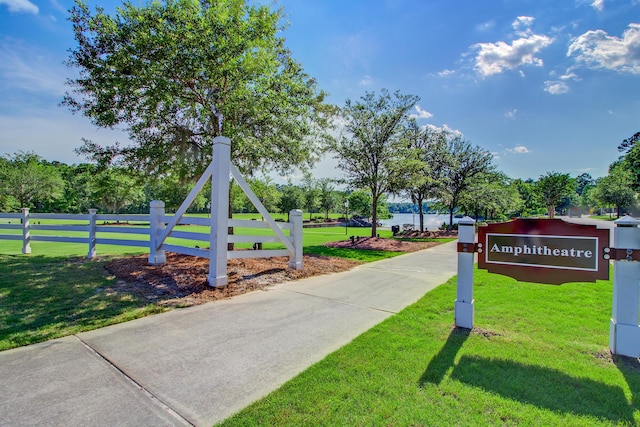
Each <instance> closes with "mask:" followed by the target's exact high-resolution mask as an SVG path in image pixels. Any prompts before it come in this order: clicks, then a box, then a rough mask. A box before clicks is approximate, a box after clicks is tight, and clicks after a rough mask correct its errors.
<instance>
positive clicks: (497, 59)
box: [471, 16, 553, 77]
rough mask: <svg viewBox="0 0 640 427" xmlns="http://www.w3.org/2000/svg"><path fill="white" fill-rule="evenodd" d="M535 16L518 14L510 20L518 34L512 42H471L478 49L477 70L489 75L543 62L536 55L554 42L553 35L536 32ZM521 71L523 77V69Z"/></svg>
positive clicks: (538, 64) (473, 47) (540, 64)
mask: <svg viewBox="0 0 640 427" xmlns="http://www.w3.org/2000/svg"><path fill="white" fill-rule="evenodd" d="M534 20H535V19H534V18H533V17H531V16H518V17H517V18H516V20H515V21H513V23H512V24H511V25H512V27H513V29H514V30H515V35H516V36H517V37H518V38H517V39H515V40H513V41H511V42H506V41H498V42H495V43H477V44H475V45H473V46H471V48H472V49H475V50H477V54H476V57H475V69H476V71H478V72H479V73H480V74H481V75H482V76H483V77H486V76H490V75H492V74H499V73H502V72H504V71H506V70H514V69H517V68H518V67H520V66H522V65H534V66H542V65H543V61H542V59H541V58H538V57H537V56H536V55H537V54H538V53H539V52H540V51H541V50H542V49H544V48H545V47H547V46H549V45H550V44H551V43H553V38H551V37H549V36H546V35H543V34H534V33H533V31H532V30H531V26H532V25H533V22H534ZM520 75H522V76H523V77H524V72H523V71H522V70H520Z"/></svg>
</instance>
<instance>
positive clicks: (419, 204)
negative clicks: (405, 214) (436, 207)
mask: <svg viewBox="0 0 640 427" xmlns="http://www.w3.org/2000/svg"><path fill="white" fill-rule="evenodd" d="M418 215H420V232H421V233H424V217H423V216H422V215H423V212H422V198H421V197H419V198H418Z"/></svg>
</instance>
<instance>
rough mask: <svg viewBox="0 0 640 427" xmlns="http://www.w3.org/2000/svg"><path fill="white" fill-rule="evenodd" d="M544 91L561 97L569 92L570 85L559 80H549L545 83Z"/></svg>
mask: <svg viewBox="0 0 640 427" xmlns="http://www.w3.org/2000/svg"><path fill="white" fill-rule="evenodd" d="M544 91H545V92H549V93H550V94H551V95H561V94H563V93H567V92H569V85H568V84H566V83H565V82H561V81H557V80H547V81H546V82H544Z"/></svg>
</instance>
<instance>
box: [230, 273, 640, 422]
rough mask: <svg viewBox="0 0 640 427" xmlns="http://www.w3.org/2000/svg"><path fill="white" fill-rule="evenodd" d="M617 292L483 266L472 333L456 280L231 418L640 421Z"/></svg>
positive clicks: (638, 377) (639, 397) (637, 385)
mask: <svg viewBox="0 0 640 427" xmlns="http://www.w3.org/2000/svg"><path fill="white" fill-rule="evenodd" d="M611 294H612V284H611V282H609V281H607V282H604V281H600V282H597V283H595V284H592V283H573V284H565V285H562V286H551V285H539V284H532V283H520V282H516V281H515V280H513V279H509V278H506V277H503V276H498V275H493V274H489V273H486V272H484V271H477V273H476V286H475V328H474V330H473V331H472V332H469V331H466V330H456V329H453V328H452V326H453V318H454V311H453V305H454V304H453V301H454V300H455V279H452V280H450V281H449V282H448V283H446V284H444V285H442V286H440V287H438V288H436V289H435V290H433V291H431V292H429V293H428V294H426V295H425V296H424V297H423V298H422V299H421V300H420V301H419V302H417V303H416V304H414V305H412V306H410V307H408V308H407V309H405V310H403V311H402V312H401V313H399V314H398V315H395V316H392V317H390V318H389V319H387V320H386V321H384V322H383V323H381V324H379V325H378V326H376V327H374V328H372V329H371V330H369V331H368V332H366V333H364V334H363V335H361V336H359V337H358V338H356V339H355V340H354V341H353V342H351V343H350V344H348V345H347V346H345V347H343V348H342V349H340V350H338V351H336V352H335V353H333V354H331V355H329V356H328V357H327V358H325V359H324V360H322V361H321V362H319V363H317V364H315V365H314V366H312V367H310V368H309V369H308V370H306V371H305V372H303V373H302V374H300V375H299V376H297V377H296V378H294V379H292V380H291V381H289V382H288V383H286V384H285V385H283V386H282V387H281V388H280V389H279V390H277V391H275V392H273V393H271V394H270V395H268V396H267V397H265V398H264V399H262V400H260V401H258V402H256V403H254V404H253V405H251V406H249V407H248V408H246V409H245V410H243V411H241V412H240V413H238V414H236V415H235V416H233V417H231V418H230V419H229V420H227V421H226V422H224V423H222V425H224V426H257V425H278V426H285V425H290V426H298V425H325V426H334V425H336V426H337V425H339V426H378V425H385V426H396V425H398V426H404V425H425V426H426V425H438V426H440V425H442V426H450V425H459V426H467V425H478V426H480V425H536V426H593V425H638V424H639V423H640V364H639V362H638V360H633V359H628V358H615V359H613V360H612V359H611V358H610V355H609V352H608V334H609V317H610V314H611Z"/></svg>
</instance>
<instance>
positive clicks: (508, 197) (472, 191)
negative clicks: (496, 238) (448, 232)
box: [460, 171, 523, 220]
mask: <svg viewBox="0 0 640 427" xmlns="http://www.w3.org/2000/svg"><path fill="white" fill-rule="evenodd" d="M522 205H523V201H522V198H521V197H520V193H519V192H518V188H517V187H516V185H515V184H513V183H512V182H511V179H510V178H509V177H508V176H507V175H506V174H505V173H504V172H499V171H491V172H484V173H480V174H478V175H476V177H475V178H474V179H473V180H472V182H471V184H470V185H469V188H468V189H467V190H466V191H465V192H464V193H463V194H462V196H461V197H460V207H461V208H462V210H464V211H465V212H467V213H469V214H471V215H473V217H474V218H475V219H476V220H477V219H478V218H479V216H480V215H483V216H484V217H485V218H487V219H489V218H491V219H493V218H495V217H496V216H498V217H500V218H502V219H505V218H507V217H508V216H509V214H510V213H512V212H517V211H519V210H520V209H521V208H522Z"/></svg>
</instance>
